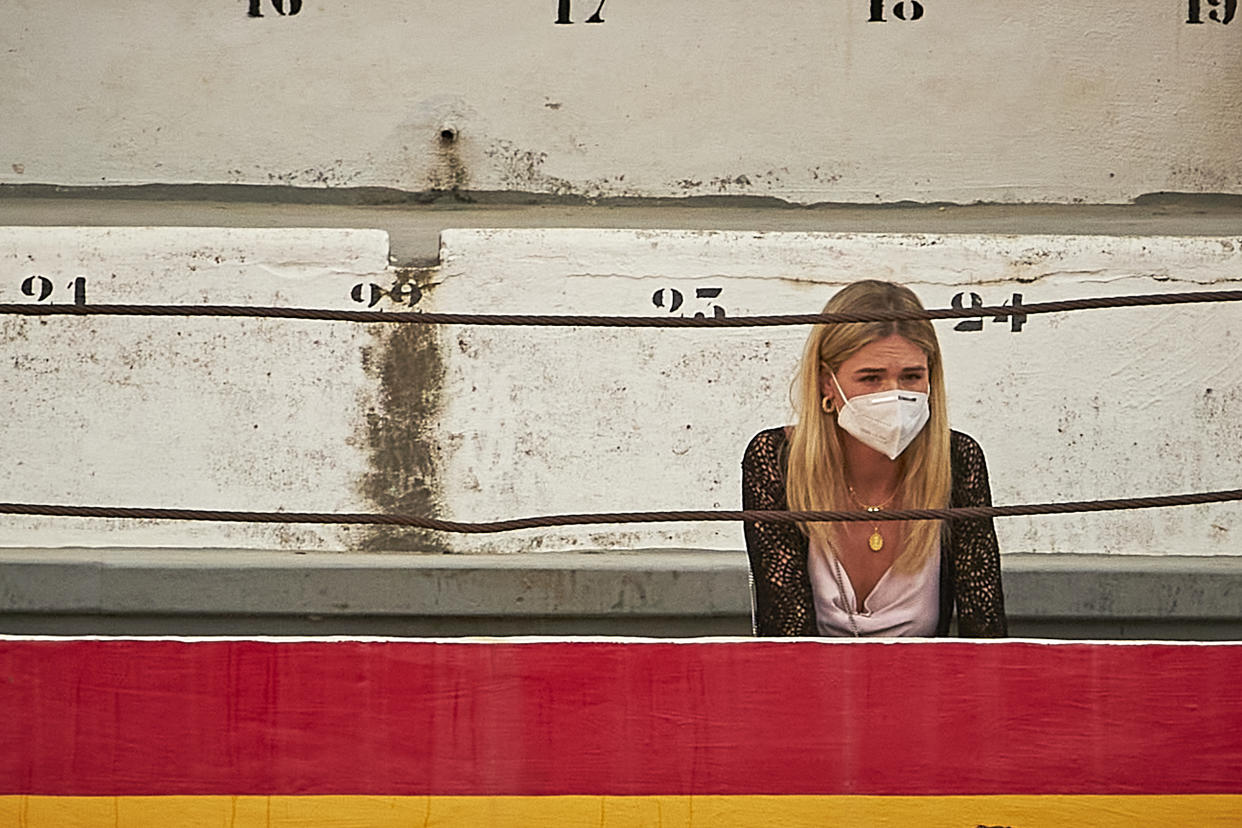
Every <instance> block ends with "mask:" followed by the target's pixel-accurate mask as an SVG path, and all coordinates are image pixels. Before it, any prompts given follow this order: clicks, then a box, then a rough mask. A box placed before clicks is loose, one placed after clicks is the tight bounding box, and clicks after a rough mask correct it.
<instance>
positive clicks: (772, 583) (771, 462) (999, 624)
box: [742, 428, 1008, 638]
mask: <svg viewBox="0 0 1242 828" xmlns="http://www.w3.org/2000/svg"><path fill="white" fill-rule="evenodd" d="M949 448H950V457H951V460H952V474H953V488H952V495H951V497H950V505H952V506H987V505H991V503H992V493H991V491H990V489H989V488H988V470H987V466H986V464H985V463H984V460H983V450H982V449H980V448H979V444H978V443H976V442H975V441H974V440H973V439H971V438H970V437H968V436H966V435H965V434H962V433H961V432H958V431H953V432H951V433H950V437H949ZM788 450H789V446H788V439H787V437H786V435H785V429H784V428H772V429H768V430H766V431H761V432H759V433H758V434H756V435H755V437H754V439H753V440H751V441H750V445H749V446H747V448H746V454H745V456H744V457H743V458H742V508H743V509H776V510H786V509H788V508H789V506H788V505H787V503H786V500H785V467H786V463H787V457H788ZM945 527H946V528H945V530H944V536H943V540H942V542H941V555H940V619H939V623H938V624H937V626H936V634H937V635H947V634H948V632H949V620H950V619H951V618H952V617H953V609H954V606H955V605H956V607H957V630H958V635H961V636H963V637H967V638H985V637H986V638H993V637H1002V636H1005V635H1007V634H1008V630H1007V627H1006V624H1005V598H1004V594H1003V593H1002V591H1001V570H1000V551H999V549H998V547H997V544H996V532H995V530H994V529H993V527H992V521H991V519H990V518H982V519H977V520H976V519H972V520H955V521H946V522H945ZM745 532H746V551H747V554H748V555H749V556H750V570H751V573H752V574H753V575H754V579H755V622H756V627H757V633H758V634H759V635H763V636H776V635H808V636H813V635H818V634H819V632H818V630H817V629H816V626H815V605H814V602H813V600H812V597H811V580H810V576H809V575H808V574H807V548H808V542H807V537H806V535H804V534H802V532H801V531H800V530H799V529H798V527H797V526H795V525H793V524H788V523H747V524H745Z"/></svg>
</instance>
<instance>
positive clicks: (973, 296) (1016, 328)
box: [952, 293, 1026, 333]
mask: <svg viewBox="0 0 1242 828" xmlns="http://www.w3.org/2000/svg"><path fill="white" fill-rule="evenodd" d="M968 295H969V296H970V307H972V308H982V307H983V297H982V296H980V295H979V294H977V293H970V294H966V293H955V294H954V295H953V302H952V305H953V308H954V309H955V310H962V309H963V308H965V307H966V304H965V299H966V296H968ZM1001 307H1005V308H1009V313H1003V312H1002V313H994V314H992V322H994V323H1001V324H1004V323H1005V322H1008V323H1009V332H1010V333H1022V326H1023V325H1025V324H1026V314H1025V313H1023V312H1022V294H1021V293H1015V294H1013V295H1012V296H1011V297H1010V298H1009V299H1008V300H1007V301H1005V302H1002V303H1001ZM953 330H955V331H963V332H965V333H973V332H975V331H981V330H983V314H979V318H978V319H963V320H962V321H961V322H958V323H957V324H956V325H954V326H953Z"/></svg>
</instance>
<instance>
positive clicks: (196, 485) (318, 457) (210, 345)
mask: <svg viewBox="0 0 1242 828" xmlns="http://www.w3.org/2000/svg"><path fill="white" fill-rule="evenodd" d="M387 254H388V237H387V234H386V233H384V232H382V231H378V230H250V229H220V228H194V229H189V228H57V227H20V228H12V227H10V228H0V302H35V301H38V297H39V293H40V292H41V291H40V287H41V286H40V284H39V283H38V282H37V281H36V282H33V283H30V284H29V287H28V290H29V291H30V292H31V293H33V294H34V295H33V296H28V295H26V293H24V292H23V290H22V287H23V284H25V283H27V280H29V279H31V277H34V278H35V279H38V278H39V277H43V278H46V279H47V280H48V281H49V283H50V285H51V286H52V289H53V290H52V293H51V294H50V295H49V296H48V297H47V299H46V300H45V301H48V302H56V303H66V304H67V303H71V302H73V290H72V287H71V283H72V282H73V281H74V280H76V279H77V278H78V277H79V276H83V277H85V280H86V300H87V302H94V303H133V304H142V303H149V304H187V305H194V304H239V305H262V306H271V305H276V306H287V305H293V306H306V307H325V308H358V307H359V306H358V305H357V304H356V303H355V302H353V301H352V299H351V297H350V291H351V289H352V287H353V285H354V284H356V283H358V282H360V281H366V282H370V281H371V279H372V278H373V274H376V273H380V274H382V273H383V271H384V269H385V267H386V266H387ZM372 344H373V343H372V337H371V332H370V331H368V329H367V328H365V327H363V326H358V325H347V324H323V323H306V322H293V323H290V322H288V321H282V320H255V319H223V318H221V319H176V318H160V319H155V318H142V317H138V318H122V317H84V318H70V317H44V318H33V317H18V316H0V354H3V357H0V360H2V364H3V365H4V366H5V368H4V374H3V388H4V393H3V395H2V396H0V447H2V448H0V451H2V453H3V457H4V458H5V462H4V463H3V464H0V500H3V501H10V502H33V503H57V504H81V505H112V506H152V507H170V508H207V509H211V508H224V509H260V510H276V509H283V510H294V509H303V508H306V509H313V510H319V509H322V510H326V511H338V510H352V509H356V508H357V506H358V504H359V495H358V493H357V488H358V481H359V479H361V478H362V476H363V475H364V474H365V473H366V471H367V465H366V462H367V454H366V450H365V448H366V446H365V440H364V438H363V436H362V429H361V423H362V422H363V419H364V412H365V411H366V410H367V409H368V408H370V407H373V406H374V405H375V399H374V398H375V393H374V390H373V389H374V386H375V384H374V382H373V380H372V379H371V378H370V377H368V376H367V374H366V371H365V370H364V368H363V364H362V359H361V353H362V349H364V348H366V347H368V346H370V345H372ZM344 543H345V541H344V540H342V539H341V535H340V533H339V532H338V531H337V530H335V529H323V528H319V527H305V526H284V527H271V526H269V527H261V526H247V525H241V524H224V523H221V524H212V523H203V524H195V523H162V522H155V521H100V520H85V519H82V520H79V519H68V518H57V519H50V520H42V519H34V518H17V517H12V516H4V517H0V544H2V545H8V546H11V545H30V546H63V545H75V544H82V545H88V546H96V545H99V546H115V545H127V544H136V545H153V546H159V545H167V546H192V547H204V546H223V547H226V548H227V547H233V546H238V547H260V548H312V549H313V548H325V547H340V546H342V545H343V544H344Z"/></svg>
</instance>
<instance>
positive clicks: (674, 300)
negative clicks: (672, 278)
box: [651, 287, 725, 319]
mask: <svg viewBox="0 0 1242 828" xmlns="http://www.w3.org/2000/svg"><path fill="white" fill-rule="evenodd" d="M723 290H724V288H718V287H701V288H695V289H694V298H695V299H698V300H700V301H699V306H698V310H695V312H694V318H695V319H706V318H707V316H708V314H709V313H710V314H711V316H712V318H713V319H724V317H725V309H724V308H723V307H722V306H721V305H718V304H716V303H715V302H711V301H702V300H711V299H716V298H717V297H719V296H720V294H721V292H722V291H723ZM685 303H686V297H685V294H683V293H682V292H681V291H680V290H678V289H677V288H660V289H659V290H657V291H656V292H655V293H653V294H651V304H653V305H655V306H656V307H657V308H660V309H662V310H664V311H665V312H667V313H677V311H679V310H681V309H682V307H683V306H684V305H685ZM686 310H687V311H688V310H689V308H687V309H686ZM681 315H682V316H685V315H686V314H685V313H683V314H681Z"/></svg>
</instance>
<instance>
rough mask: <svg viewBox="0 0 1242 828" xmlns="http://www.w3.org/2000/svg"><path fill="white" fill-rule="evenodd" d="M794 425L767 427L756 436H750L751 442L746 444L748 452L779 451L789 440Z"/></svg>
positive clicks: (748, 453)
mask: <svg viewBox="0 0 1242 828" xmlns="http://www.w3.org/2000/svg"><path fill="white" fill-rule="evenodd" d="M790 428H792V426H775V427H773V428H765V429H764V430H763V431H760V432H759V433H758V434H756V435H755V436H754V437H751V438H750V443H749V444H748V445H747V446H746V454H747V455H750V454H753V453H755V452H767V451H773V450H775V451H779V450H780V449H781V448H782V447H783V446H784V445H785V444H786V443H788V442H789V430H790Z"/></svg>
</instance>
